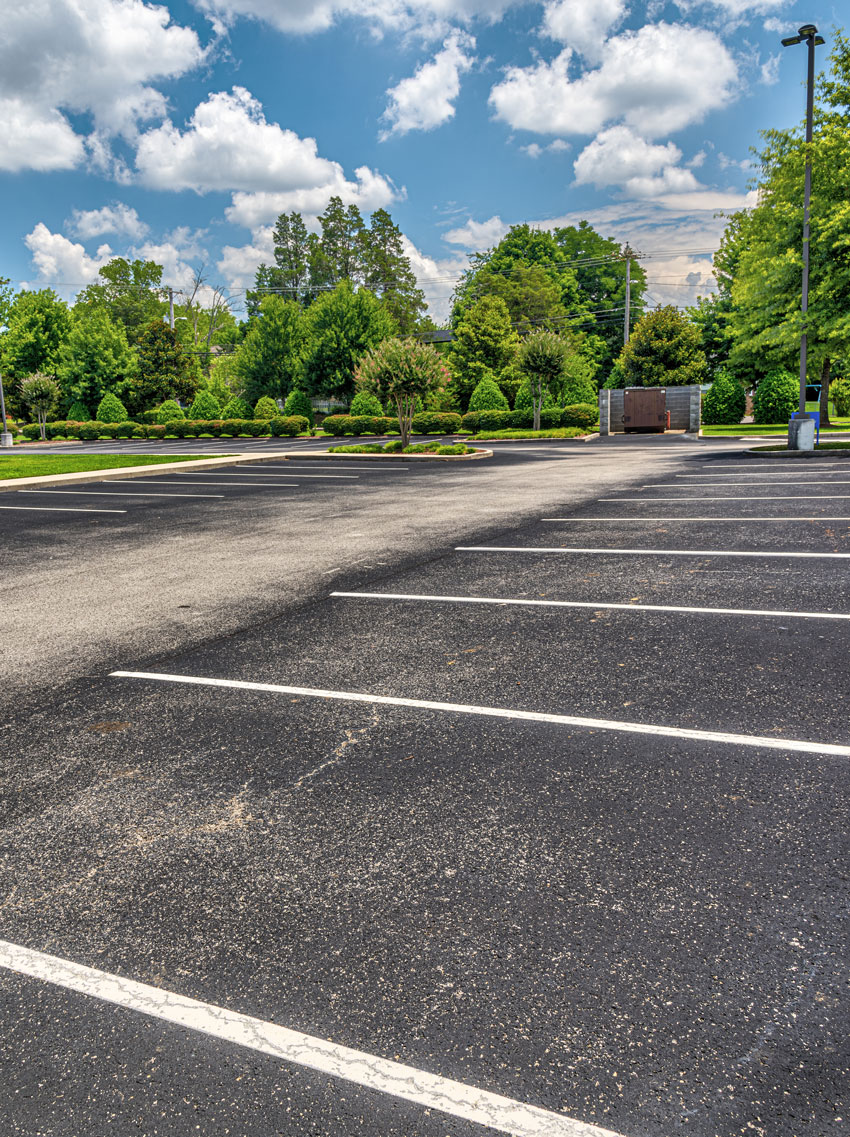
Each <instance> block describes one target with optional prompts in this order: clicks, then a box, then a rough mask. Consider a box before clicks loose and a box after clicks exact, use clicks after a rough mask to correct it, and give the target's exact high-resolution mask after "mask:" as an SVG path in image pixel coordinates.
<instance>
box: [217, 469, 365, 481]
mask: <svg viewBox="0 0 850 1137" xmlns="http://www.w3.org/2000/svg"><path fill="white" fill-rule="evenodd" d="M213 476H217V477H221V478H250V477H251V476H252V474H251V472H250V471H246V472H245V473H244V474H242V473H239V474H228V473H226V472H224V471H222V470H216V472H215V475H213ZM259 477H261V478H354V479H357V478H359V477H360V475H359V474H290V473H289V472H287V473H285V474H260V475H259Z"/></svg>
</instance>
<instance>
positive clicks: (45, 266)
mask: <svg viewBox="0 0 850 1137" xmlns="http://www.w3.org/2000/svg"><path fill="white" fill-rule="evenodd" d="M24 243H25V244H26V246H27V248H28V249H29V251H30V253H31V254H32V259H33V264H34V265H35V267H36V270H37V272H38V277H39V280H38V281H37V282H36V287H40V285H41V284H43V283H49V284H51V285H55V286H58V287H56V291H57V292H58V293H60V294H61V295H62V296H72V295H73V294H74V293H76V292H78V291H79V290H80V288H83V287H85V285H87V284H90V283H91V282H92V281H93V280H94V279H95V278H96V277H97V273H98V269H99V268H100V267H101V266H102V265H105V264H106V263H107V262H108V261H110V260H111V259H112V256H113V253H112V249H111V248H110V246H109V245H101V246H100V248H99V249H98V250H97V252H96V253H95V255H94V256H93V257H90V256H89V255H88V253H87V252H86V250H85V248H84V246H83V245H80V244H77V243H76V242H74V241H69V240H68V238H67V237H65V236H63V235H62V234H61V233H52V232H51V231H50V229H48V228H47V226H46V225H45V224H44V222H43V221H39V223H38V224H37V225H36V226H35V228H34V229H33V230H32V232H31V233H28V234H27V235H26V237H24Z"/></svg>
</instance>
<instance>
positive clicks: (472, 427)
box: [460, 411, 481, 434]
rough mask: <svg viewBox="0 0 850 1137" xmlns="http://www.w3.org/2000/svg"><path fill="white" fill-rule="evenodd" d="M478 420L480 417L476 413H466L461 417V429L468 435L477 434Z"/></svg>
mask: <svg viewBox="0 0 850 1137" xmlns="http://www.w3.org/2000/svg"><path fill="white" fill-rule="evenodd" d="M480 418H481V415H480V414H479V412H478V411H467V412H466V414H465V415H463V416H462V417H461V420H460V425H461V429H462V430H468V431H469V433H470V434H475V433H477V431H478V425H479V419H480Z"/></svg>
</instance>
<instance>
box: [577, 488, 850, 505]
mask: <svg viewBox="0 0 850 1137" xmlns="http://www.w3.org/2000/svg"><path fill="white" fill-rule="evenodd" d="M658 488H660V487H658ZM664 488H665V489H670V488H672V487H670V486H665V487H664ZM686 488H690V487H686V486H682V489H686ZM848 498H850V493H833V494H823V493H803V494H796V493H794V494H782V493H780V494H766V493H765V494H729V495H728V496H726V497H709V498H707V497H706V496H705V494H703V495H702V496H701V497H601V498H599V500H600V501H639V502H641V503H642V504H643V505H651V504H652V503H653V502H654V501H702V502H706V501H717V502H721V501H846V500H847V499H848Z"/></svg>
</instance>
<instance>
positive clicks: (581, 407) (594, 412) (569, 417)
mask: <svg viewBox="0 0 850 1137" xmlns="http://www.w3.org/2000/svg"><path fill="white" fill-rule="evenodd" d="M540 417H541V419H542V418H543V416H542V414H541V416H540ZM559 425H560V426H577V427H578V428H579V429H580V430H596V429H597V427H598V426H599V407H598V406H596V405H595V404H594V403H572V404H571V405H570V406H568V407H564V409H563V410H562V411H561V421H560V423H559Z"/></svg>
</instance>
